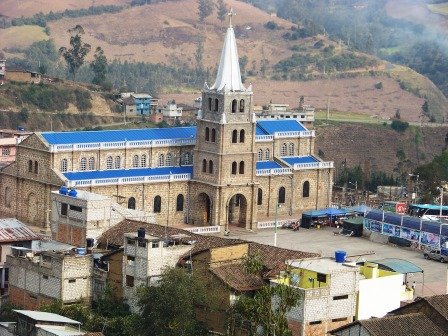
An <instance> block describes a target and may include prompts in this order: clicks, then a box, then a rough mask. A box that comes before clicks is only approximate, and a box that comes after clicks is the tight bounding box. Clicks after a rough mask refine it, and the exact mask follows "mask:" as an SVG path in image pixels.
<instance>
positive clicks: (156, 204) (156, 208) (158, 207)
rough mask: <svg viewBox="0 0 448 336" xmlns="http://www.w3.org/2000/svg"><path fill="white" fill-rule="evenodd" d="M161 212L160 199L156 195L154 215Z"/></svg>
mask: <svg viewBox="0 0 448 336" xmlns="http://www.w3.org/2000/svg"><path fill="white" fill-rule="evenodd" d="M160 211H162V198H161V197H160V196H159V195H157V196H156V197H154V213H160Z"/></svg>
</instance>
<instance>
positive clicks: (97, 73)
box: [90, 47, 107, 85]
mask: <svg viewBox="0 0 448 336" xmlns="http://www.w3.org/2000/svg"><path fill="white" fill-rule="evenodd" d="M93 58H94V60H93V61H92V62H91V63H90V68H91V69H92V71H93V73H94V76H93V79H92V83H93V84H96V85H104V83H105V82H106V72H107V58H106V55H104V51H103V49H101V47H97V48H96V50H95V55H93Z"/></svg>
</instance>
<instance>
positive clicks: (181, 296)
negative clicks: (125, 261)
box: [137, 268, 207, 336]
mask: <svg viewBox="0 0 448 336" xmlns="http://www.w3.org/2000/svg"><path fill="white" fill-rule="evenodd" d="M137 298H138V299H137V305H138V307H139V308H140V324H139V326H138V327H137V329H138V330H137V334H139V335H141V336H145V335H147V336H152V335H158V336H202V335H207V328H206V327H205V325H204V324H203V323H202V322H199V321H198V320H197V319H196V312H195V309H196V308H197V307H198V306H204V305H206V304H207V297H206V292H205V288H204V287H203V285H202V283H201V282H200V281H198V279H195V278H193V276H192V275H191V274H189V273H187V271H186V270H184V269H178V268H167V269H165V270H164V271H163V273H162V276H161V279H160V281H159V283H158V285H157V286H146V287H140V288H139V290H138V292H137Z"/></svg>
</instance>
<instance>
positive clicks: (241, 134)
mask: <svg viewBox="0 0 448 336" xmlns="http://www.w3.org/2000/svg"><path fill="white" fill-rule="evenodd" d="M244 137H245V132H244V130H241V131H240V142H244Z"/></svg>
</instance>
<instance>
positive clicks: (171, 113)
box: [157, 100, 182, 119]
mask: <svg viewBox="0 0 448 336" xmlns="http://www.w3.org/2000/svg"><path fill="white" fill-rule="evenodd" d="M157 112H158V113H161V114H162V115H163V117H164V118H168V119H178V118H182V107H180V106H178V105H177V104H176V102H175V101H174V100H171V101H169V102H168V103H167V104H166V105H163V106H160V107H158V108H157Z"/></svg>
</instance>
